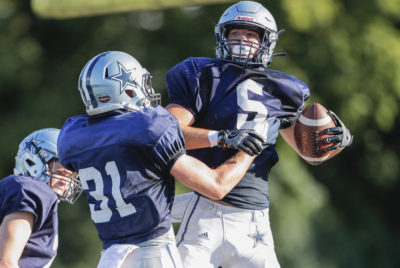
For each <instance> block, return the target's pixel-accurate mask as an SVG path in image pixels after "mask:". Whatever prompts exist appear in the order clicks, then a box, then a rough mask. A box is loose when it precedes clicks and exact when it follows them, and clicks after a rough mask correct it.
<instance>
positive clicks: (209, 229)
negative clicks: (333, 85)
mask: <svg viewBox="0 0 400 268" xmlns="http://www.w3.org/2000/svg"><path fill="white" fill-rule="evenodd" d="M279 33H280V32H279V31H278V30H277V26H276V23H275V20H274V18H273V16H272V15H271V13H270V12H269V11H268V10H267V9H266V8H265V7H263V6H262V5H261V4H259V3H256V2H252V1H242V2H239V3H237V4H234V5H232V6H230V7H229V8H228V9H227V10H226V11H225V12H224V13H223V15H222V16H221V18H220V20H219V22H218V24H217V25H216V26H215V35H216V39H217V47H216V59H210V58H188V59H186V60H185V61H183V62H181V63H179V64H177V65H176V66H174V67H173V68H172V69H171V70H170V71H169V72H168V73H167V76H166V82H167V87H168V94H169V105H168V106H167V109H168V110H169V111H170V112H171V113H172V114H173V115H175V116H176V117H177V118H178V120H179V122H180V124H181V127H182V131H183V135H184V137H185V140H186V144H187V149H195V150H191V151H188V154H190V155H192V156H194V157H196V158H198V159H200V160H201V161H203V162H204V163H206V164H207V165H209V166H217V165H219V164H220V163H222V162H223V161H225V160H226V159H228V158H229V157H231V156H232V154H233V153H234V151H232V150H231V149H225V150H222V149H221V148H219V147H218V146H216V145H217V143H216V142H215V137H216V136H218V133H219V132H218V131H217V130H218V129H220V128H227V129H244V128H245V129H254V130H255V131H257V132H258V133H260V134H261V135H262V136H265V133H267V132H268V127H267V126H266V125H265V124H263V123H262V122H265V121H266V120H268V119H269V121H268V122H270V123H271V120H275V124H279V125H280V134H281V135H282V136H283V138H284V139H285V140H286V141H287V142H288V143H289V144H290V145H291V146H292V147H293V148H294V149H295V150H296V151H297V148H296V145H295V143H294V135H293V129H294V123H295V122H296V120H297V118H298V116H299V115H300V113H301V111H302V106H303V105H304V104H305V101H306V100H307V98H308V97H309V95H310V92H309V88H308V86H307V85H306V84H305V83H303V82H302V81H300V80H298V79H297V78H295V77H293V76H291V75H288V74H285V73H282V72H278V71H274V70H271V69H267V67H268V65H269V64H270V62H271V60H272V57H273V56H274V55H273V50H274V48H275V45H276V43H277V40H278V35H279ZM336 122H338V125H337V127H336V128H332V129H327V130H325V131H324V132H326V133H328V134H331V136H330V137H329V138H327V139H326V140H324V141H323V142H326V143H329V144H331V145H330V146H329V149H328V150H333V149H336V148H342V147H345V146H348V145H350V143H351V140H352V136H351V135H350V133H349V131H348V130H347V129H346V128H345V127H344V125H343V123H341V121H340V120H338V119H337V121H336ZM269 126H271V124H269ZM269 143H274V141H273V140H270V141H269ZM210 147H211V148H210ZM332 156H333V155H332ZM277 161H278V155H277V152H276V150H275V146H268V147H266V148H265V149H264V150H263V152H262V153H261V154H260V155H259V156H257V157H256V159H255V160H254V163H253V164H252V165H251V167H250V168H249V170H248V171H247V172H246V174H245V175H244V178H243V179H242V180H241V181H240V182H239V183H238V184H237V185H236V186H235V187H234V188H233V189H232V190H231V191H230V192H229V193H228V194H227V195H226V196H225V197H224V198H223V199H222V200H220V201H215V200H210V199H209V198H207V197H205V196H203V195H201V193H200V194H197V193H196V194H192V195H190V194H189V195H188V194H186V195H183V196H178V197H177V198H176V201H177V202H176V206H177V208H176V209H175V206H174V209H173V211H178V212H177V214H178V215H174V218H176V219H178V220H179V211H184V216H183V220H182V224H181V226H180V229H179V232H178V235H177V245H178V248H179V252H180V254H181V257H182V260H183V264H184V265H185V267H201V268H206V267H219V266H222V267H230V268H233V267H279V263H278V260H277V258H276V254H275V251H274V242H273V238H272V234H271V229H270V223H269V217H268V208H269V205H270V201H269V197H268V175H269V173H270V170H271V168H272V167H273V166H274V165H275V164H276V162H277ZM187 198H190V200H189V201H188V205H186V204H185V202H184V201H185V200H186V199H187Z"/></svg>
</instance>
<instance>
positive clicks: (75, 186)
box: [14, 128, 82, 203]
mask: <svg viewBox="0 0 400 268" xmlns="http://www.w3.org/2000/svg"><path fill="white" fill-rule="evenodd" d="M59 132H60V130H58V129H54V128H45V129H41V130H38V131H35V132H33V133H31V134H30V135H28V136H27V137H26V138H25V139H24V140H22V142H21V143H20V145H19V149H18V152H17V154H16V156H15V168H14V174H15V175H24V176H30V177H32V178H33V179H35V180H38V181H42V182H44V183H46V184H49V185H50V186H51V181H52V180H53V176H54V174H55V170H54V167H55V164H51V163H56V162H57V163H58V165H60V166H61V164H59V160H58V154H57V139H58V134H59ZM68 172H69V173H71V174H72V172H70V171H68ZM68 172H67V173H68ZM65 175H66V173H63V174H62V176H63V177H66V176H65ZM63 179H64V180H66V184H68V186H66V188H67V189H71V190H68V191H65V193H62V192H61V193H60V191H56V190H55V189H53V190H54V191H55V192H56V194H57V195H58V197H59V199H60V200H63V201H68V202H70V203H73V202H74V201H75V200H76V199H77V198H78V197H79V196H80V194H81V193H82V186H81V183H80V181H79V180H78V179H76V177H75V178H74V177H71V178H68V177H67V178H63ZM52 188H53V187H52Z"/></svg>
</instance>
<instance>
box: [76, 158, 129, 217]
mask: <svg viewBox="0 0 400 268" xmlns="http://www.w3.org/2000/svg"><path fill="white" fill-rule="evenodd" d="M104 169H105V171H106V173H107V175H109V176H110V177H111V185H112V189H111V196H110V198H112V199H114V201H115V206H113V207H112V208H113V209H112V208H110V205H109V198H108V197H107V196H105V195H104V180H105V178H103V177H102V176H101V173H100V171H98V170H97V169H95V168H94V167H89V168H84V169H80V170H79V178H80V180H81V183H82V187H83V190H85V191H87V190H89V186H88V181H93V182H94V185H95V189H94V190H93V191H89V192H87V193H88V194H89V195H90V196H91V197H93V198H94V199H95V200H97V201H99V202H100V208H99V209H95V205H94V204H89V207H90V214H91V217H92V220H93V222H95V223H102V222H108V221H110V219H111V216H112V214H113V210H114V211H115V210H116V211H118V213H119V215H120V216H121V217H125V216H128V215H131V214H133V213H135V212H136V209H135V207H134V206H133V205H132V204H127V203H125V200H124V199H123V198H122V194H121V190H120V185H121V177H120V175H119V172H118V168H117V165H116V164H115V162H114V161H111V162H107V164H106V166H105V168H104ZM110 203H113V202H110Z"/></svg>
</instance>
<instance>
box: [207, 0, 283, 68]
mask: <svg viewBox="0 0 400 268" xmlns="http://www.w3.org/2000/svg"><path fill="white" fill-rule="evenodd" d="M232 28H239V29H240V28H244V29H248V30H253V31H256V32H257V33H258V34H259V36H260V39H261V43H260V44H258V43H255V42H248V41H246V42H244V41H243V40H239V39H238V40H232V39H231V40H228V39H227V35H228V34H229V31H230V30H231V29H232ZM215 35H216V39H217V47H216V57H217V59H223V60H228V61H234V62H237V63H241V64H244V65H256V66H257V65H260V66H265V67H267V66H268V65H269V64H270V63H271V59H272V53H273V51H274V48H275V45H276V42H277V41H278V31H277V26H276V23H275V19H274V17H273V16H272V14H271V13H270V12H269V11H268V10H267V9H266V8H265V7H263V6H262V5H261V4H260V3H257V2H252V1H241V2H239V3H237V4H234V5H232V6H230V7H229V8H228V9H227V10H225V12H224V13H223V14H222V16H221V18H220V20H219V22H218V24H217V25H216V26H215ZM238 43H239V45H238ZM255 49H258V51H257V53H256V54H254V55H253V54H251V55H250V51H254V50H255Z"/></svg>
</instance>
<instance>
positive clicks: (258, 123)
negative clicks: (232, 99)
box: [236, 79, 268, 137]
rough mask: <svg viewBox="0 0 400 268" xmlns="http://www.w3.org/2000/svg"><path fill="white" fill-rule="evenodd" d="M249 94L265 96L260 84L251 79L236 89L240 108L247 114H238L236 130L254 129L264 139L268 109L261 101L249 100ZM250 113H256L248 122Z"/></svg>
mask: <svg viewBox="0 0 400 268" xmlns="http://www.w3.org/2000/svg"><path fill="white" fill-rule="evenodd" d="M249 92H251V93H253V94H255V95H260V96H262V95H263V93H262V92H263V88H262V86H261V85H260V84H258V83H256V82H255V81H253V80H251V79H247V80H245V81H243V82H242V83H240V84H239V85H238V86H237V87H236V96H237V104H238V106H239V107H240V108H241V109H242V110H243V111H245V112H247V113H238V115H237V122H236V128H237V129H253V130H255V131H256V132H257V133H259V134H261V135H262V136H263V137H266V136H267V132H268V124H267V123H266V121H267V116H268V109H267V107H265V105H264V104H263V103H262V102H261V101H257V100H251V99H249ZM249 113H256V115H255V117H254V119H253V120H251V121H247V118H248V116H249Z"/></svg>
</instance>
